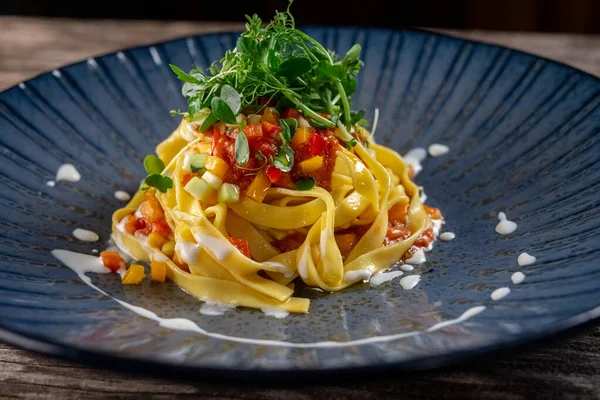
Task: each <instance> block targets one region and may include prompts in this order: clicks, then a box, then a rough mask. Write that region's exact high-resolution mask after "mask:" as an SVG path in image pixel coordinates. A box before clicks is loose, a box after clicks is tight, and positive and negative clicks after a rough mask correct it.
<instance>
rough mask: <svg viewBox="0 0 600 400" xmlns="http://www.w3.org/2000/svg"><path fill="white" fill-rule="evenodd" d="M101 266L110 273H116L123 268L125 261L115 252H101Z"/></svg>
mask: <svg viewBox="0 0 600 400" xmlns="http://www.w3.org/2000/svg"><path fill="white" fill-rule="evenodd" d="M100 257H101V258H102V264H104V266H105V267H106V268H108V269H110V270H111V271H112V272H117V271H118V270H120V269H121V268H125V260H123V258H122V257H121V255H120V254H119V253H117V252H116V251H103V252H102V253H100Z"/></svg>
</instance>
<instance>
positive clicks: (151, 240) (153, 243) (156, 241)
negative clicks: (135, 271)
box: [148, 232, 167, 249]
mask: <svg viewBox="0 0 600 400" xmlns="http://www.w3.org/2000/svg"><path fill="white" fill-rule="evenodd" d="M166 242H167V239H165V238H164V237H163V236H162V235H161V234H160V233H158V232H152V233H151V234H150V235H148V246H150V247H154V248H156V249H160V248H162V246H163V244H165V243H166Z"/></svg>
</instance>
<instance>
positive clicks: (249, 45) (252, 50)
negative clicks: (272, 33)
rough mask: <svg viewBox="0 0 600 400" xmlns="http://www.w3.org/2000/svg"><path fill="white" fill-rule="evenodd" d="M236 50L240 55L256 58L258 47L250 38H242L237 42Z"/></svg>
mask: <svg viewBox="0 0 600 400" xmlns="http://www.w3.org/2000/svg"><path fill="white" fill-rule="evenodd" d="M235 48H236V49H237V51H239V52H240V53H246V54H248V55H250V56H255V55H256V53H257V52H258V48H257V46H256V42H255V41H254V40H252V39H250V38H247V37H244V36H240V37H239V38H238V40H237V43H236V45H235Z"/></svg>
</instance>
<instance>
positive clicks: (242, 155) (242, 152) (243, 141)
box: [235, 129, 250, 165]
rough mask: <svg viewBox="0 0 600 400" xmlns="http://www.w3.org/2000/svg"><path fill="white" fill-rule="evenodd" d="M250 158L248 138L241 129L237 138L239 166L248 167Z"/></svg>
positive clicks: (236, 151)
mask: <svg viewBox="0 0 600 400" xmlns="http://www.w3.org/2000/svg"><path fill="white" fill-rule="evenodd" d="M249 158H250V147H248V138H247V137H246V134H245V133H244V131H242V130H241V129H240V130H239V131H238V133H237V136H236V138H235V160H236V161H237V163H238V164H239V165H246V163H247V162H248V159H249Z"/></svg>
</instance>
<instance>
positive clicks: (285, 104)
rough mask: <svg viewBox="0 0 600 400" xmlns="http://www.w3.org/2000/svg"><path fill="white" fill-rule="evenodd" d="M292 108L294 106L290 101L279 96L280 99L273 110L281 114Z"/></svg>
mask: <svg viewBox="0 0 600 400" xmlns="http://www.w3.org/2000/svg"><path fill="white" fill-rule="evenodd" d="M294 107H296V105H295V104H294V103H292V101H291V100H290V99H288V98H287V97H285V96H281V98H280V99H279V100H278V101H277V104H276V105H275V109H277V111H279V112H283V111H284V110H287V109H288V108H294Z"/></svg>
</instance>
